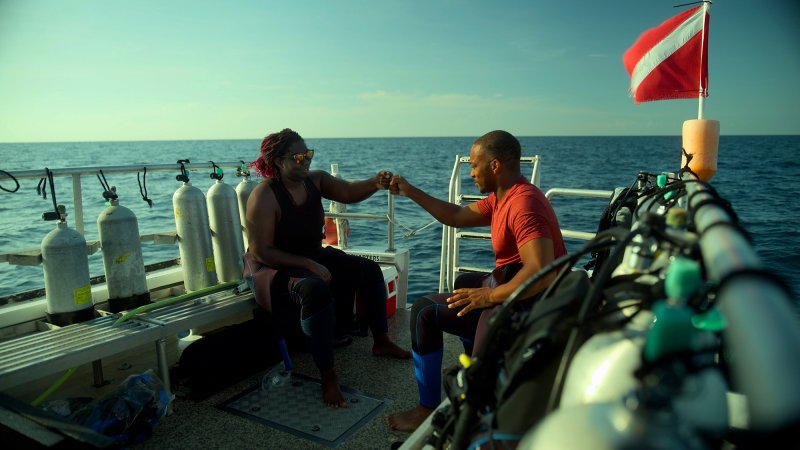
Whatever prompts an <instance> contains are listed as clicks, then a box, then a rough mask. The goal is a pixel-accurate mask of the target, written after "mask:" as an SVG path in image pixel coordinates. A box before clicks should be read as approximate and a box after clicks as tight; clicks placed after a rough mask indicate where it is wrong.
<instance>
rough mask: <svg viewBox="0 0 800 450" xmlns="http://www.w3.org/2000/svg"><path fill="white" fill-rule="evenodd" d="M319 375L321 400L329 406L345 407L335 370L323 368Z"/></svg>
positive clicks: (345, 403)
mask: <svg viewBox="0 0 800 450" xmlns="http://www.w3.org/2000/svg"><path fill="white" fill-rule="evenodd" d="M321 375H322V401H323V402H324V403H325V404H326V405H328V406H330V407H331V408H347V402H346V401H345V399H344V395H342V389H341V388H340V387H339V380H338V378H336V372H335V371H334V370H333V369H332V368H331V369H326V370H323V371H322V372H321Z"/></svg>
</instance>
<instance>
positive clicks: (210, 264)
mask: <svg viewBox="0 0 800 450" xmlns="http://www.w3.org/2000/svg"><path fill="white" fill-rule="evenodd" d="M216 270H217V267H216V266H215V265H214V257H212V256H209V257H208V258H206V272H214V271H216Z"/></svg>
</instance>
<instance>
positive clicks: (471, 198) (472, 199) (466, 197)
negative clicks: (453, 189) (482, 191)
mask: <svg viewBox="0 0 800 450" xmlns="http://www.w3.org/2000/svg"><path fill="white" fill-rule="evenodd" d="M484 198H486V196H485V195H460V196H459V197H458V200H459V201H458V203H459V204H461V201H463V200H466V201H470V202H477V201H478V200H483V199H484Z"/></svg>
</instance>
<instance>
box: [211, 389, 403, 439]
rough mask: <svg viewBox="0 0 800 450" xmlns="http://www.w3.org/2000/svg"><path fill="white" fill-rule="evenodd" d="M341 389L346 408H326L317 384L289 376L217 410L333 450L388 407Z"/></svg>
mask: <svg viewBox="0 0 800 450" xmlns="http://www.w3.org/2000/svg"><path fill="white" fill-rule="evenodd" d="M341 389H342V393H343V394H344V397H345V400H346V401H347V403H348V404H347V408H329V407H327V406H325V405H324V404H323V403H322V397H321V390H322V385H321V384H320V382H319V381H318V380H315V379H313V378H308V377H305V376H302V375H298V374H293V375H292V382H291V383H288V384H286V385H284V386H278V387H272V388H271V389H269V390H266V391H265V390H262V389H261V384H260V383H259V384H257V385H256V386H253V387H252V388H250V389H248V390H246V391H245V392H243V393H241V394H238V395H236V396H234V397H232V398H230V399H228V400H225V401H223V402H222V403H220V404H219V405H217V407H218V408H220V409H223V410H225V411H228V412H230V413H233V414H236V415H239V416H242V417H245V418H247V419H250V420H252V421H254V422H259V423H263V424H265V425H267V426H270V427H272V428H275V429H278V430H281V431H284V432H287V433H290V434H293V435H295V436H299V437H301V438H304V439H308V440H310V441H314V442H317V443H320V444H322V445H325V446H327V447H330V448H336V447H337V446H339V444H341V443H342V442H344V441H345V440H346V439H347V438H348V437H349V436H350V435H351V434H353V433H355V432H356V431H358V429H359V428H361V427H362V426H364V425H365V424H366V423H367V422H369V421H370V420H371V419H372V418H373V417H375V415H376V414H378V413H379V412H380V411H381V410H382V409H383V408H384V407H385V406H386V405H388V404H389V403H391V401H390V400H388V399H380V398H375V397H371V396H369V395H367V394H365V393H363V392H358V391H356V390H353V389H349V388H347V387H345V386H341Z"/></svg>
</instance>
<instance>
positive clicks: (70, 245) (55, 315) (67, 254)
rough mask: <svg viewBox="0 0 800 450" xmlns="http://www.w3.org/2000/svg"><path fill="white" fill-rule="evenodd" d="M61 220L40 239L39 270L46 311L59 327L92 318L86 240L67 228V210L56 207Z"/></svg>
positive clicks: (49, 318) (51, 320) (92, 304)
mask: <svg viewBox="0 0 800 450" xmlns="http://www.w3.org/2000/svg"><path fill="white" fill-rule="evenodd" d="M58 212H59V215H60V220H59V222H58V223H57V224H56V228H55V229H54V230H52V231H50V232H49V233H47V235H46V236H45V237H44V239H42V269H43V271H44V288H45V295H46V297H47V306H46V309H45V312H46V314H47V319H48V321H49V322H50V323H52V324H54V325H58V326H64V325H69V324H72V323H77V322H83V321H85V320H89V319H93V318H94V315H95V314H94V302H93V301H92V286H91V284H90V282H89V256H88V252H87V248H86V239H85V238H84V237H83V235H81V234H80V233H78V232H77V231H76V230H73V229H72V228H70V227H69V226H67V221H66V208H64V205H58Z"/></svg>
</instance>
